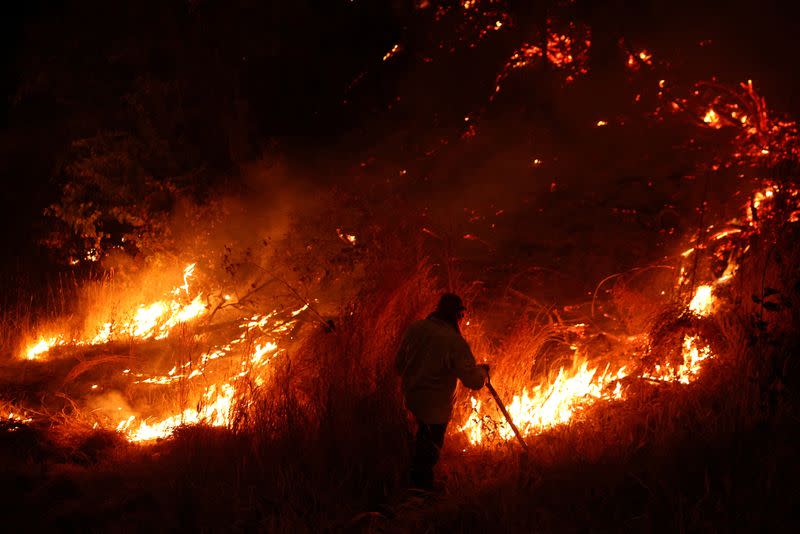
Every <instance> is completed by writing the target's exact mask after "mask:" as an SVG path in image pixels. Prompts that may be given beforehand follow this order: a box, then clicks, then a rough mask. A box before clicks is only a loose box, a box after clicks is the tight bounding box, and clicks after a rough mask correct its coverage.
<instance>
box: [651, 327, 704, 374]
mask: <svg viewBox="0 0 800 534" xmlns="http://www.w3.org/2000/svg"><path fill="white" fill-rule="evenodd" d="M681 355H682V356H683V363H681V364H680V365H679V366H678V367H677V368H675V367H673V366H672V364H671V363H670V362H667V363H665V364H664V365H656V366H655V369H654V370H653V372H649V373H643V374H642V378H647V379H650V380H657V381H661V382H678V383H680V384H688V383H689V382H690V381H691V379H692V378H693V377H695V376H697V374H698V373H699V372H700V369H701V366H700V363H701V362H703V361H705V360H708V359H709V358H713V357H714V355H713V353H712V352H711V348H710V347H709V346H708V345H701V344H700V340H699V338H698V337H697V336H685V337H684V338H683V348H682V351H681Z"/></svg>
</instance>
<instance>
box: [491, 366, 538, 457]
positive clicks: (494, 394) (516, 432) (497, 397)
mask: <svg viewBox="0 0 800 534" xmlns="http://www.w3.org/2000/svg"><path fill="white" fill-rule="evenodd" d="M486 387H487V388H488V389H489V393H491V394H492V397H494V401H495V402H496V403H497V407H498V408H500V411H501V412H502V413H503V417H505V418H506V421H508V424H509V425H510V426H511V430H513V431H514V435H515V436H517V439H518V440H519V444H520V445H522V448H523V449H525V451H528V444H527V443H525V440H524V439H522V434H520V433H519V429H518V428H517V425H515V424H514V421H512V420H511V415H510V414H509V413H508V410H506V405H505V404H503V401H502V400H500V395H498V394H497V391H495V389H494V386H493V385H492V383H491V382H490V381H489V377H488V376H487V377H486Z"/></svg>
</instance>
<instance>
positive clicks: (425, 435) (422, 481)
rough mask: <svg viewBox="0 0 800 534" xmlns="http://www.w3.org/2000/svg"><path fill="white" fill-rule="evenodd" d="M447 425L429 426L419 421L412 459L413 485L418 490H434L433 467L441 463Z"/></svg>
mask: <svg viewBox="0 0 800 534" xmlns="http://www.w3.org/2000/svg"><path fill="white" fill-rule="evenodd" d="M446 430H447V423H444V424H438V425H437V424H427V423H423V422H422V421H420V420H419V419H417V436H416V440H415V445H414V456H413V458H412V459H411V485H412V486H414V487H416V488H422V489H432V488H433V466H435V465H436V462H438V461H439V453H440V451H441V449H442V445H443V444H444V434H445V431H446Z"/></svg>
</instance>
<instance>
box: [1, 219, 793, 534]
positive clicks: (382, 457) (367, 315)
mask: <svg viewBox="0 0 800 534" xmlns="http://www.w3.org/2000/svg"><path fill="white" fill-rule="evenodd" d="M792 243H793V240H792V235H790V234H787V235H786V236H785V238H784V241H783V242H782V243H781V244H779V245H778V247H777V248H774V249H773V251H772V252H770V253H769V254H767V253H766V249H765V251H764V255H763V258H762V260H758V258H754V259H753V260H752V263H749V264H746V265H743V266H742V269H743V271H742V275H741V279H740V280H741V281H740V282H739V284H740V285H739V286H737V287H735V288H733V289H731V294H730V295H727V296H726V299H725V301H726V302H728V303H729V306H728V307H727V308H725V309H723V310H721V311H720V313H718V314H717V315H716V318H715V320H714V322H713V324H710V325H706V326H704V327H703V328H707V329H709V330H708V331H712V330H713V332H714V336H716V337H717V338H718V344H717V346H716V347H717V348H716V350H717V352H718V358H717V359H716V360H715V361H713V362H711V363H710V365H709V367H708V368H707V369H706V371H705V372H704V374H703V377H702V379H701V380H699V381H698V382H696V383H694V384H692V385H689V386H678V385H675V386H661V387H658V388H656V387H653V386H652V385H650V384H644V383H643V384H639V385H638V386H632V390H631V394H630V395H629V399H628V400H627V401H625V402H624V403H623V402H621V403H614V404H601V405H597V406H596V407H594V408H592V409H591V410H590V411H589V412H587V413H586V414H584V417H581V418H580V419H579V420H577V421H576V422H574V423H573V424H570V425H567V426H562V427H559V428H557V429H555V430H552V431H550V432H547V433H545V434H542V435H540V436H537V437H535V438H533V439H531V440H530V445H531V449H532V450H531V452H530V453H529V454H522V453H521V452H520V451H519V450H518V449H517V448H516V447H515V446H514V445H513V444H509V445H504V446H501V447H499V448H496V449H492V448H490V449H474V448H471V449H468V450H467V451H466V452H464V451H462V449H463V448H464V447H463V441H460V439H459V437H458V436H451V437H450V438H449V441H448V444H447V446H446V448H445V451H444V455H443V459H442V462H441V465H440V469H439V474H440V478H441V479H442V481H443V484H444V489H443V493H442V494H441V495H439V496H438V497H436V498H433V499H430V500H427V501H420V500H413V499H412V500H403V499H402V496H403V491H404V487H405V484H406V482H407V481H406V471H407V465H408V445H409V442H410V439H411V432H410V430H411V428H410V425H409V421H408V418H407V416H406V414H405V411H404V410H403V408H402V403H401V399H400V394H399V390H398V384H397V379H396V377H395V375H394V371H393V368H392V355H393V353H394V348H395V343H397V339H398V336H399V333H400V331H401V329H402V328H403V327H404V325H406V324H407V323H408V322H409V321H411V320H412V319H414V318H417V317H420V316H422V315H423V314H424V313H425V312H426V311H427V310H428V307H429V303H430V302H431V301H432V300H433V299H434V296H435V294H436V293H437V291H438V287H437V284H436V283H435V281H434V277H433V276H432V275H431V272H430V270H429V268H428V266H427V264H426V263H424V262H422V263H417V262H409V263H408V265H407V266H406V269H405V271H403V270H402V269H399V268H398V269H397V271H396V272H393V273H392V276H377V275H376V276H375V279H374V280H372V281H371V283H370V284H367V285H365V289H364V292H363V293H362V294H361V295H359V298H357V299H355V300H354V301H353V302H352V303H351V304H350V305H349V306H348V307H345V308H344V309H343V310H342V312H341V315H340V317H339V318H338V319H336V320H335V324H336V329H335V331H334V332H325V331H323V330H322V329H319V328H316V329H313V331H311V332H309V333H307V334H308V335H307V336H306V337H305V339H304V341H303V342H302V344H301V345H300V346H298V347H297V348H295V349H293V350H292V351H291V352H290V353H289V354H287V355H286V357H285V358H281V359H280V360H278V361H276V364H275V366H274V368H273V375H272V376H271V377H270V378H271V379H270V380H269V381H268V385H267V386H266V387H264V388H261V389H259V388H253V389H251V390H249V391H248V392H247V393H246V394H245V395H244V396H243V398H242V399H240V400H241V402H242V406H244V405H247V406H249V408H247V409H245V410H242V411H241V412H240V416H239V417H238V418H236V420H235V423H234V425H233V428H232V429H214V428H206V427H202V426H199V427H193V428H183V429H180V431H178V432H176V434H175V435H174V436H173V437H172V438H170V439H168V440H165V441H163V442H160V443H157V444H154V445H151V446H146V447H139V446H132V445H128V444H126V443H125V442H123V441H121V440H120V439H119V438H118V436H117V435H116V434H113V433H108V432H100V431H92V430H91V429H88V428H86V427H80V426H70V425H78V424H79V423H78V422H75V419H74V418H70V417H65V420H64V424H62V425H60V427H59V429H58V431H55V430H53V429H48V428H42V427H31V426H26V425H16V426H15V427H14V428H13V429H9V430H13V431H5V432H0V451H2V452H1V453H0V462H2V467H3V470H2V471H3V475H2V483H3V485H4V487H5V488H6V491H5V499H4V500H3V502H4V504H5V506H6V508H5V514H4V515H5V518H7V524H8V527H9V528H15V527H16V528H26V529H36V528H46V529H54V528H66V529H68V530H91V529H98V530H106V529H115V530H116V529H131V530H206V531H208V530H226V531H228V530H234V531H252V530H268V531H289V532H304V531H320V530H333V531H340V530H341V531H375V532H380V531H386V532H406V531H411V530H420V531H425V532H458V531H491V532H512V531H531V530H537V531H545V532H550V531H559V532H560V531H567V532H571V531H586V530H591V531H619V530H635V531H642V530H645V531H663V530H668V531H698V530H703V531H728V530H740V529H742V530H786V529H787V528H788V525H789V522H790V521H791V514H792V513H793V512H794V507H795V503H796V502H797V498H798V496H799V495H798V491H797V490H796V489H795V487H796V484H795V481H796V480H797V477H798V475H800V472H798V471H800V470H798V468H797V462H796V461H795V457H794V456H795V451H796V450H797V445H798V444H799V443H798V438H800V433H798V430H797V417H798V411H797V407H798V402H797V401H798V399H797V391H798V389H797V385H798V377H800V370H799V369H798V366H797V359H796V354H797V351H798V348H799V346H798V338H797V335H796V332H797V331H798V328H797V327H798V326H800V322H798V315H797V310H798V308H800V303H798V302H797V292H796V286H795V285H793V284H796V283H797V265H800V262H798V258H797V252H796V251H795V248H794V246H793V245H792ZM776 250H779V251H781V255H782V262H783V263H780V264H776V263H775V262H774V260H771V261H766V260H765V259H764V258H766V256H774V254H775V251H776ZM375 261H376V262H377V261H378V260H375ZM373 267H375V266H374V265H373ZM376 272H379V271H376ZM765 273H766V274H765ZM762 280H763V284H762ZM762 285H766V287H774V288H776V289H778V290H779V291H780V292H781V294H782V295H786V299H787V302H789V303H790V305H791V306H792V307H787V308H785V309H781V310H779V311H777V312H771V313H765V312H764V310H762V309H760V307H759V306H757V305H756V303H755V302H753V300H752V299H751V298H750V293H751V292H752V291H753V288H754V287H755V288H760V287H761V286H762ZM543 317H544V318H543ZM547 317H549V315H545V316H541V315H540V316H539V317H538V318H537V316H536V314H535V313H532V314H525V315H521V316H520V317H519V318H518V320H517V322H516V326H515V327H514V328H513V329H512V330H511V332H512V333H511V334H510V335H508V336H507V337H506V339H505V341H504V344H503V345H502V348H503V351H504V353H505V354H506V357H505V358H503V359H502V360H500V361H499V363H498V365H497V367H496V373H497V375H498V376H513V377H525V376H528V377H530V376H541V374H542V373H545V372H547V371H548V370H552V369H556V368H557V367H558V366H560V365H562V364H563V363H564V361H563V359H561V358H560V357H559V356H558V354H559V352H558V350H557V349H558V347H559V346H560V345H562V344H564V343H569V340H570V336H572V335H573V333H571V332H570V331H569V329H568V328H567V327H565V326H564V325H563V324H562V323H559V322H558V321H557V320H553V319H552V317H551V318H549V319H548V318H547ZM762 320H763V321H765V323H763V324H762V323H760V322H758V321H762ZM693 326H698V325H693ZM475 345H476V348H480V350H481V351H488V350H492V349H494V348H496V347H495V345H494V344H493V342H492V341H491V340H490V339H488V337H479V338H477V339H476V343H475ZM501 384H502V382H501ZM376 509H381V510H383V511H384V512H385V513H386V515H381V516H378V515H375V514H364V513H363V512H365V511H368V510H376ZM386 516H393V517H391V518H390V519H387V518H386Z"/></svg>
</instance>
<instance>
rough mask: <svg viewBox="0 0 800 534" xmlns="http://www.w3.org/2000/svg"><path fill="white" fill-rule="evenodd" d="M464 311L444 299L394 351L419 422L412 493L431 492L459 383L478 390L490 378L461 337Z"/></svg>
mask: <svg viewBox="0 0 800 534" xmlns="http://www.w3.org/2000/svg"><path fill="white" fill-rule="evenodd" d="M465 309H466V308H465V307H464V304H463V302H462V300H461V298H460V297H459V296H458V295H455V294H453V293H445V294H444V295H442V296H441V298H440V299H439V304H438V305H437V306H436V310H435V311H434V312H433V313H431V314H430V315H429V316H428V317H427V318H426V319H423V320H421V321H415V322H414V323H412V324H411V325H410V326H409V327H408V329H407V330H406V332H405V334H404V335H403V340H402V342H401V343H400V348H399V350H398V351H397V359H396V361H395V364H396V368H397V372H398V373H399V374H400V377H401V380H402V389H403V397H404V399H405V405H406V408H408V410H409V411H410V412H411V413H412V414H413V415H414V418H415V419H416V422H417V433H416V437H415V443H414V452H413V456H412V460H411V484H412V486H414V487H416V488H420V489H425V490H430V489H432V488H433V467H434V466H435V465H436V462H437V461H438V460H439V452H440V450H441V448H442V445H443V444H444V434H445V431H446V430H447V424H448V422H449V421H450V417H451V415H452V412H453V402H454V395H455V389H456V382H457V380H461V383H462V384H464V385H465V386H466V387H468V388H470V389H481V388H482V387H483V385H484V384H485V383H486V377H487V376H488V373H489V366H488V365H477V364H476V363H475V357H474V356H473V355H472V350H470V348H469V345H468V344H467V342H466V340H465V339H464V338H463V337H462V336H461V331H460V330H459V327H458V325H459V323H460V322H461V320H462V319H463V318H464V311H465Z"/></svg>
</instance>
